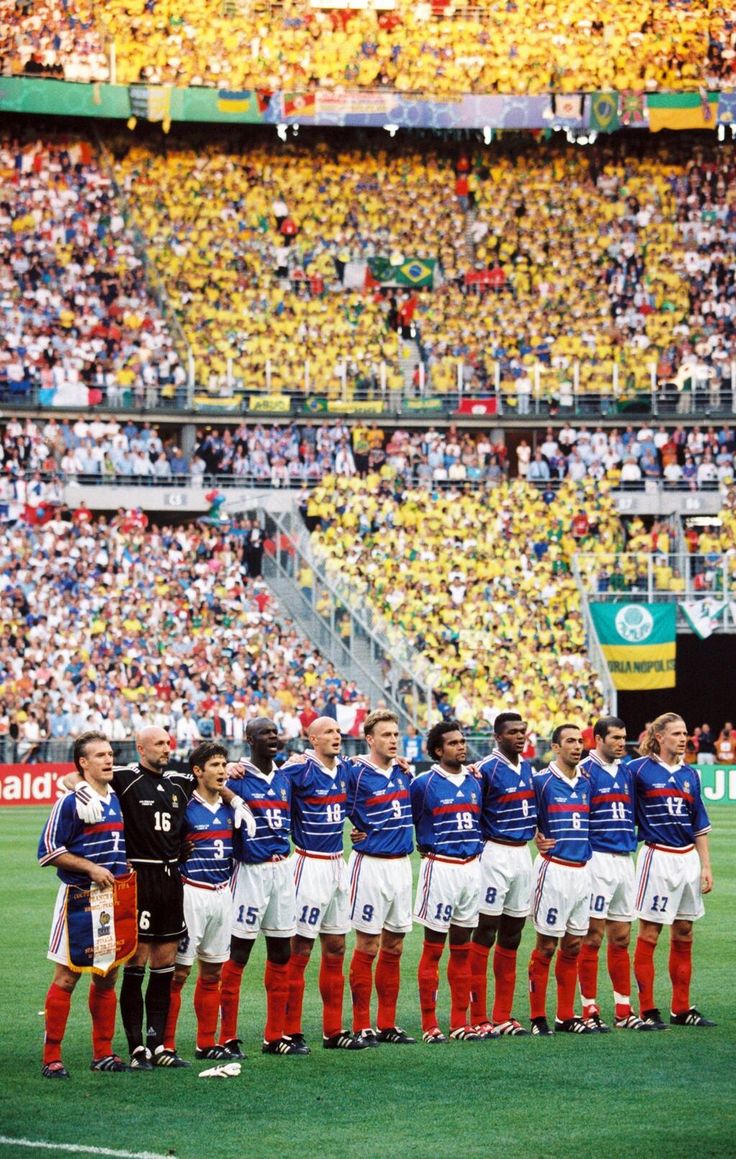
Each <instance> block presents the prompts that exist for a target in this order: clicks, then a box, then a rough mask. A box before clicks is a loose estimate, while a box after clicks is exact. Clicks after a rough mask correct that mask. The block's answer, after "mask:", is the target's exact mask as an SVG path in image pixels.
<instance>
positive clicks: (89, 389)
mask: <svg viewBox="0 0 736 1159" xmlns="http://www.w3.org/2000/svg"><path fill="white" fill-rule="evenodd" d="M0 188H2V191H3V193H2V198H0V308H2V314H3V326H2V331H1V332H0V397H5V398H8V397H9V398H11V399H12V398H13V396H16V397H20V396H22V395H24V394H26V393H27V392H29V391H31V390H35V391H36V392H37V397H38V401H39V402H40V403H41V404H42V405H44V404H47V405H48V404H50V403H53V404H55V405H57V406H71V407H75V406H76V407H80V408H85V407H87V406H88V405H89V404H90V403H94V402H98V401H100V400H101V399H103V398H104V399H106V400H107V401H108V402H109V403H111V404H112V405H119V404H120V403H123V402H125V401H129V403H130V404H132V403H133V402H135V404H136V405H138V406H152V405H155V404H156V403H157V402H158V400H159V397H160V395H161V393H163V394H164V396H165V395H166V392H167V391H169V392H171V394H172V396H175V394H176V390H177V388H178V387H180V386H181V384H182V383H183V382H184V380H185V376H184V373H183V370H182V368H181V366H180V365H179V360H178V357H177V355H176V352H175V349H174V343H173V340H172V336H171V333H170V331H169V328H168V326H167V325H166V323H165V322H164V319H163V317H162V316H161V313H160V311H159V309H158V306H157V305H156V302H155V301H154V298H153V295H152V291H151V288H150V286H149V284H148V274H147V272H146V270H145V268H144V266H143V264H142V261H141V258H140V256H139V255H138V253H137V251H136V248H135V246H134V243H133V240H132V237H131V234H130V232H129V231H128V229H127V228H126V225H125V218H124V213H123V208H122V204H121V202H120V200H119V198H118V195H117V193H116V190H115V187H114V183H113V180H112V177H111V175H110V173H109V172H108V170H107V168H106V166H105V165H104V164H103V163H102V162H101V161H100V159H99V158H98V157H97V156H96V154H95V151H93V149H92V147H91V146H90V144H89V142H88V141H86V140H84V139H78V138H72V137H70V136H65V135H63V134H59V135H57V136H56V137H55V138H54V139H53V140H51V139H47V140H42V139H37V138H31V139H28V140H27V139H25V138H21V137H18V138H13V137H10V136H6V135H3V136H2V138H0Z"/></svg>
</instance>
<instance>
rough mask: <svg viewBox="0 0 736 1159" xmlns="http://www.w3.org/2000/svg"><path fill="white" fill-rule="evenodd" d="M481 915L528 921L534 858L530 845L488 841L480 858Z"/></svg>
mask: <svg viewBox="0 0 736 1159" xmlns="http://www.w3.org/2000/svg"><path fill="white" fill-rule="evenodd" d="M480 880H481V887H480V912H481V913H482V914H490V915H491V916H492V917H497V916H498V915H499V914H508V916H509V917H512V918H526V917H528V916H529V913H530V912H531V904H530V899H531V893H532V857H531V853H530V852H529V846H528V845H526V844H524V845H505V844H502V843H501V842H499V841H486V842H485V844H484V845H483V852H482V853H481V855H480Z"/></svg>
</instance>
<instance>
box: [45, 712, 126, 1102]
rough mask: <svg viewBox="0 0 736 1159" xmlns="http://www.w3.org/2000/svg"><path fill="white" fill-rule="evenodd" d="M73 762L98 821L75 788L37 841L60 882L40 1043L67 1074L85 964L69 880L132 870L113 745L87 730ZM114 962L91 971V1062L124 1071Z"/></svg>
mask: <svg viewBox="0 0 736 1159" xmlns="http://www.w3.org/2000/svg"><path fill="white" fill-rule="evenodd" d="M73 752H74V764H75V765H76V767H77V770H78V771H79V774H80V776H81V777H82V778H83V780H84V783H85V785H86V786H87V787H88V788H89V790H90V791H91V793H94V794H96V796H97V797H98V799H99V802H100V806H101V816H100V821H99V823H97V824H86V823H85V822H83V821H82V820H80V818H79V816H78V814H77V800H76V798H75V796H74V794H69V795H67V796H66V797H62V798H61V800H60V801H58V802H57V804H56V805H55V806H54V808H53V810H52V812H51V816H50V817H49V819H48V821H47V822H46V825H45V826H44V830H43V833H42V835H41V840H40V842H39V846H38V859H39V861H40V863H41V865H53V866H55V868H56V872H57V875H58V877H59V880H60V882H61V884H60V886H59V891H58V894H57V899H56V906H55V908H54V916H53V920H52V922H51V938H50V942H49V953H48V956H49V958H50V959H51V961H52V962H54V963H55V967H54V977H53V981H52V983H51V985H50V987H49V990H48V993H47V995H46V1002H45V1004H44V1017H45V1030H46V1032H45V1036H44V1045H43V1068H42V1070H41V1074H42V1075H43V1077H44V1078H53V1079H68V1078H69V1077H70V1075H69V1071H68V1070H67V1069H66V1067H65V1066H64V1064H63V1062H62V1061H61V1043H62V1040H63V1038H64V1031H65V1030H66V1024H67V1020H68V1018H69V1011H70V1008H71V999H72V993H73V991H74V988H75V987H76V985H77V982H78V981H79V974H80V971H79V970H78V969H72V968H71V966H70V955H69V945H68V940H69V934H68V925H67V912H66V902H67V887H68V886H77V887H78V888H81V889H84V890H89V889H94V888H95V886H100V887H103V888H104V887H106V886H110V885H112V884H113V882H114V880H115V878H116V877H121V876H122V875H124V874H126V873H127V872H128V866H127V863H126V857H125V839H124V835H123V815H122V812H121V810H120V802H119V801H118V799H117V797H116V796H115V793H114V792H112V790H111V788H110V783H111V781H112V768H113V764H112V749H111V748H110V742H109V741H108V739H107V737H106V736H105V735H104V734H103V733H101V732H85V733H82V735H81V736H79V737H77V739H76V740H75V742H74V750H73ZM117 974H118V971H117V967H113V968H112V969H110V970H108V972H107V973H105V974H98V973H93V974H92V984H91V986H90V990H89V1009H90V1013H91V1015H92V1064H91V1068H90V1069H91V1070H95V1071H125V1070H127V1069H128V1068H127V1066H126V1065H125V1063H124V1062H123V1060H122V1059H121V1058H120V1057H119V1056H118V1055H117V1054H115V1053H114V1051H113V1049H112V1036H113V1033H114V1030H115V1015H116V1011H117V998H116V995H115V981H116V978H117Z"/></svg>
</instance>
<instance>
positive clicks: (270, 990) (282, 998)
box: [263, 961, 289, 1042]
mask: <svg viewBox="0 0 736 1159" xmlns="http://www.w3.org/2000/svg"><path fill="white" fill-rule="evenodd" d="M263 980H264V985H265V987H266V1029H265V1030H264V1032H263V1037H264V1038H265V1040H266V1042H276V1041H277V1040H278V1039H280V1038H283V1037H284V1027H285V1025H286V1003H287V1001H288V998H289V963H288V962H284V963H283V965H278V964H277V963H276V962H268V961H267V962H266V971H265V974H264V979H263Z"/></svg>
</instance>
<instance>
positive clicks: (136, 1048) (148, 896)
mask: <svg viewBox="0 0 736 1159" xmlns="http://www.w3.org/2000/svg"><path fill="white" fill-rule="evenodd" d="M135 739H136V747H137V749H138V756H139V758H140V759H139V760H138V762H137V763H136V764H134V765H130V766H128V767H126V768H114V769H113V780H112V783H113V788H114V789H115V792H116V793H117V795H118V797H119V798H120V805H121V808H122V810H123V822H124V826H125V841H126V846H127V849H128V860H129V861H130V862H131V864H132V865H133V867H134V869H135V870H136V872H137V875H138V949H137V951H136V953H135V955H134V956H133V957H132V958H131V959H130V961H129V962H128V964H127V965H126V966H125V969H124V970H123V984H122V986H121V988H120V1014H121V1016H122V1020H123V1026H124V1027H125V1033H126V1036H127V1039H128V1047H129V1049H130V1066H131V1070H136V1071H150V1070H152V1069H153V1067H154V1066H156V1067H183V1066H189V1063H188V1062H185V1061H184V1059H182V1058H180V1057H179V1055H178V1054H176V1053H175V1052H173V1051H171V1050H167V1049H166V1047H165V1045H164V1035H165V1030H166V1021H167V1018H168V1013H169V1003H170V998H171V983H172V979H173V976H174V963H175V959H176V952H177V949H178V946H179V941H180V939H181V938H182V937H183V935H184V934H185V933H186V926H185V924H184V888H183V883H182V880H181V875H180V874H179V870H178V863H179V856H180V854H181V847H182V832H183V827H184V819H185V813H186V805H187V801H188V799H189V796H190V794H191V791H192V788H193V786H194V784H195V782H194V779H193V778H192V777H191V775H190V774H189V773H184V774H178V773H176V772H174V771H173V770H172V771H169V772H168V773H166V769H167V765H168V763H169V755H170V752H171V742H170V739H169V734H168V733H167V732H166V731H165V730H164V729H162V728H158V727H157V726H155V725H147V726H146V727H145V728H142V729H141V730H140V732H139V733H138V734H137V735H136V738H135ZM165 773H166V775H164V774H165ZM78 780H79V778H78V777H76V776H75V775H74V774H70V775H69V776H68V777H67V778H65V783H66V784H67V785H68V786H69V787H70V788H74V790H75V792H77V793H78V794H79V793H80V792H82V795H85V794H84V788H85V786H84V785H83V784H81V786H80V785H79V784H77V782H78ZM225 792H226V791H225V790H223V794H225ZM229 803H230V804H231V805H233V807H234V808H235V806H234V804H233V801H232V800H231V801H230V802H229ZM240 806H241V807H242V808H236V812H235V821H234V823H235V824H236V825H238V824H239V821H240V818H241V817H242V815H243V810H244V806H243V803H242V801H241V802H240ZM246 823H247V821H246ZM146 966H148V967H149V977H148V987H147V989H146V996H145V1013H146V1026H147V1030H146V1043H144V1042H143V1009H144V1000H143V979H144V977H145V972H146Z"/></svg>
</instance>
